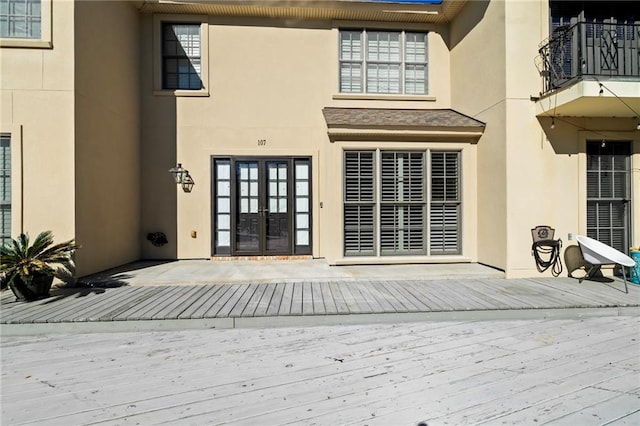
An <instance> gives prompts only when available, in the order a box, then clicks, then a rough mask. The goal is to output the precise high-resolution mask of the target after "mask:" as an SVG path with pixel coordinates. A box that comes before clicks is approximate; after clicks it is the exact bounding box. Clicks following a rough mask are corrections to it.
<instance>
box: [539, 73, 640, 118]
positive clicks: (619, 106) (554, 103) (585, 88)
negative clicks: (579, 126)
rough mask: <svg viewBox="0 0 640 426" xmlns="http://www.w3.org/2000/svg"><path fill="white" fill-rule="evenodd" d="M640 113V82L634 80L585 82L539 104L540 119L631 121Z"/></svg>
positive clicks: (565, 89) (557, 93)
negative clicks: (612, 118)
mask: <svg viewBox="0 0 640 426" xmlns="http://www.w3.org/2000/svg"><path fill="white" fill-rule="evenodd" d="M600 84H602V86H601V85H600ZM639 112H640V81H632V80H629V81H625V80H606V81H601V82H600V81H597V80H582V81H578V82H576V83H574V84H572V85H570V86H568V87H566V88H562V89H558V90H557V91H555V92H553V93H551V94H549V95H546V96H544V97H543V98H540V99H539V100H538V101H536V115H537V116H538V117H592V118H611V117H615V118H631V117H637V116H638V113H639Z"/></svg>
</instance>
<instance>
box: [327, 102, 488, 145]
mask: <svg viewBox="0 0 640 426" xmlns="http://www.w3.org/2000/svg"><path fill="white" fill-rule="evenodd" d="M322 113H323V114H324V118H325V121H326V123H327V129H328V130H327V133H328V134H329V139H330V140H331V141H332V142H335V141H351V140H375V141H378V140H386V141H393V140H408V141H413V140H415V141H447V142H468V143H477V142H478V139H480V137H481V136H482V134H483V133H484V128H485V124H484V123H483V122H481V121H478V120H476V119H474V118H471V117H469V116H466V115H464V114H461V113H459V112H457V111H454V110H451V109H388V108H334V107H327V108H324V109H323V110H322Z"/></svg>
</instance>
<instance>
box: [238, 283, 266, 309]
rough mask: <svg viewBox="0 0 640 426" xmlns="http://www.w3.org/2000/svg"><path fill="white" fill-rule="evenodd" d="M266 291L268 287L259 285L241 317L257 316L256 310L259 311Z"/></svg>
mask: <svg viewBox="0 0 640 426" xmlns="http://www.w3.org/2000/svg"><path fill="white" fill-rule="evenodd" d="M254 285H255V284H254ZM266 290H267V286H266V285H257V286H256V288H255V291H254V292H253V294H252V295H251V299H249V301H248V302H247V304H246V306H245V307H244V309H243V310H242V312H241V313H240V315H239V316H241V317H253V316H254V315H255V312H256V309H258V306H259V305H260V301H261V300H262V297H263V295H264V292H265V291H266Z"/></svg>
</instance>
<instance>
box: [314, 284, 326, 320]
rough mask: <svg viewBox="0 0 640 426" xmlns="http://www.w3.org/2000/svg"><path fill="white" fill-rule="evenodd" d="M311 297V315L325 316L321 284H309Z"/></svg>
mask: <svg viewBox="0 0 640 426" xmlns="http://www.w3.org/2000/svg"><path fill="white" fill-rule="evenodd" d="M311 295H312V297H313V313H314V314H315V315H325V314H326V313H327V311H326V309H325V307H324V297H323V296H322V288H321V283H319V282H312V283H311Z"/></svg>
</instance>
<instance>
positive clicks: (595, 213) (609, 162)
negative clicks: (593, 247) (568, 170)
mask: <svg viewBox="0 0 640 426" xmlns="http://www.w3.org/2000/svg"><path fill="white" fill-rule="evenodd" d="M602 145H603V144H602V142H601V141H588V142H587V236H588V237H590V238H593V239H596V240H598V241H600V242H602V243H604V244H607V245H609V246H611V247H613V248H615V249H617V250H619V251H621V252H623V253H624V252H626V251H627V249H628V247H629V238H630V235H629V233H630V232H629V231H630V228H631V227H630V225H629V212H628V209H629V200H630V198H631V178H630V173H629V172H630V169H631V144H630V143H629V142H609V143H605V144H604V146H602Z"/></svg>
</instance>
